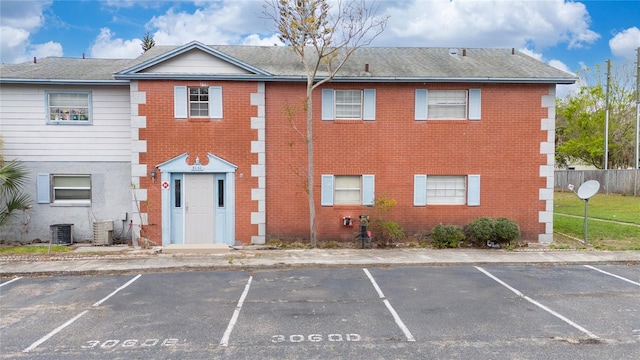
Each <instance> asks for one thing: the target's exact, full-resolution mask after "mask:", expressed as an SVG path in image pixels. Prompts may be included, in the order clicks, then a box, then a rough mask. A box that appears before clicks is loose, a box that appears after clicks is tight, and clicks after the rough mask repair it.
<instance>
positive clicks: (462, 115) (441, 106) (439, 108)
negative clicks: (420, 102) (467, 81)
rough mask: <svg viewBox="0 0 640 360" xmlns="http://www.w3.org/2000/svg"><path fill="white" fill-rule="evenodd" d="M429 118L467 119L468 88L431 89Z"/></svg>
mask: <svg viewBox="0 0 640 360" xmlns="http://www.w3.org/2000/svg"><path fill="white" fill-rule="evenodd" d="M427 114H428V117H427V118H428V119H454V120H455V119H466V118H467V91H466V90H431V91H429V99H428V109H427Z"/></svg>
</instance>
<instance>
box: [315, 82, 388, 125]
mask: <svg viewBox="0 0 640 360" xmlns="http://www.w3.org/2000/svg"><path fill="white" fill-rule="evenodd" d="M375 119H376V90H375V89H363V90H334V89H322V120H375Z"/></svg>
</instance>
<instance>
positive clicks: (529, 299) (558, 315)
mask: <svg viewBox="0 0 640 360" xmlns="http://www.w3.org/2000/svg"><path fill="white" fill-rule="evenodd" d="M474 267H475V268H476V269H478V270H479V271H480V272H482V273H484V274H485V275H487V276H488V277H490V278H491V279H493V280H495V281H496V282H497V283H499V284H500V285H502V286H504V287H506V288H507V289H509V290H511V291H513V292H514V293H515V294H516V295H518V296H520V297H521V298H523V299H525V300H527V301H528V302H530V303H532V304H533V305H535V306H537V307H539V308H540V309H542V310H544V311H546V312H548V313H549V314H551V315H553V316H555V317H557V318H558V319H560V320H562V321H564V322H566V323H567V324H569V325H571V326H573V327H574V328H576V329H578V330H580V331H582V332H583V333H585V334H586V335H587V336H588V337H590V338H592V339H597V340H599V339H600V337H598V335H596V334H594V333H592V332H591V331H589V330H587V329H585V328H583V327H582V326H580V325H578V324H576V323H575V322H573V321H571V320H569V319H567V318H566V317H564V316H562V315H561V314H559V313H557V312H555V311H553V310H551V309H549V308H548V307H546V306H544V305H542V304H541V303H539V302H537V301H535V300H533V299H532V298H530V297H528V296H526V295H524V294H523V293H521V292H520V291H518V290H516V289H514V288H513V287H511V286H509V284H507V283H505V282H504V281H502V280H500V279H498V278H497V277H495V276H494V275H493V274H491V273H490V272H488V271H487V270H485V269H483V268H481V267H479V266H474Z"/></svg>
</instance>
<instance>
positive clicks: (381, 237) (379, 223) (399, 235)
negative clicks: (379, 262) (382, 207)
mask: <svg viewBox="0 0 640 360" xmlns="http://www.w3.org/2000/svg"><path fill="white" fill-rule="evenodd" d="M370 224H371V226H370V229H371V231H372V232H373V233H374V235H377V236H374V237H373V238H374V241H375V243H376V245H377V246H378V247H387V246H390V245H391V244H393V243H394V242H399V241H402V240H404V239H405V238H406V237H407V236H406V235H405V233H404V230H402V228H401V227H400V225H398V223H397V222H395V221H384V220H374V221H372V222H371V223H370Z"/></svg>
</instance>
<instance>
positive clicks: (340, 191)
mask: <svg viewBox="0 0 640 360" xmlns="http://www.w3.org/2000/svg"><path fill="white" fill-rule="evenodd" d="M361 179H362V177H361V176H350V175H344V176H336V177H335V178H334V194H333V203H334V204H335V205H354V204H360V203H361V202H362V197H361V196H360V194H361V193H362V180H361Z"/></svg>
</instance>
